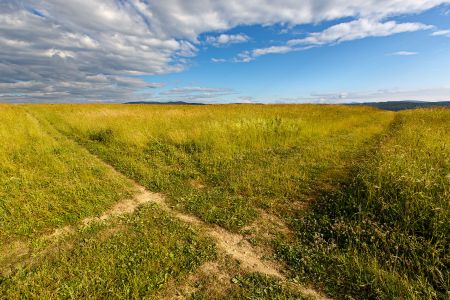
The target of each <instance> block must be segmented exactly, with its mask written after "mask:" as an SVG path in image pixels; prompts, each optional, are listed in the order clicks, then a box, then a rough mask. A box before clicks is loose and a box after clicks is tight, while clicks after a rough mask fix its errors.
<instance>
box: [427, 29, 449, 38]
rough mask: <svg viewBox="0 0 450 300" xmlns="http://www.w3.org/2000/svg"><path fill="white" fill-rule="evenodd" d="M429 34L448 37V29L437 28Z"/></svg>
mask: <svg viewBox="0 0 450 300" xmlns="http://www.w3.org/2000/svg"><path fill="white" fill-rule="evenodd" d="M431 35H433V36H447V37H450V30H438V31H435V32H433V33H432V34H431Z"/></svg>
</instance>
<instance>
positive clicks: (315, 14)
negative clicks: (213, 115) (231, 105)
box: [0, 0, 450, 101]
mask: <svg viewBox="0 0 450 300" xmlns="http://www.w3.org/2000/svg"><path fill="white" fill-rule="evenodd" d="M443 3H450V0H421V1H417V0H352V1H349V0H296V1H294V0H254V1H242V0H227V1H211V0H191V1H185V0H165V1H160V0H147V1H141V0H120V1H116V0H98V1H92V0H76V1H75V0H65V1H62V0H47V1H42V0H9V1H0V43H1V47H0V83H3V84H7V85H5V87H4V88H2V90H1V91H0V97H1V98H0V99H1V100H2V101H16V100H19V101H22V100H23V99H31V100H32V99H35V100H38V101H42V100H45V99H48V100H49V101H56V100H57V99H60V100H61V101H90V100H99V99H103V100H105V101H128V100H135V98H136V97H141V96H142V95H140V94H139V95H137V94H136V93H134V92H135V91H137V90H139V88H141V86H142V85H144V83H142V80H138V79H136V81H134V82H132V83H130V82H129V83H127V84H123V83H121V84H119V83H118V78H122V79H124V80H125V78H127V77H128V76H130V75H152V74H165V73H171V72H179V71H182V70H184V69H185V68H186V67H187V66H189V65H190V59H191V58H192V57H194V56H195V55H196V54H197V47H196V45H198V43H199V41H198V37H199V35H201V34H207V33H208V32H225V31H227V30H229V29H232V28H234V27H236V26H245V25H257V24H260V25H271V24H276V23H282V24H284V25H285V26H287V27H291V26H294V25H299V24H308V23H320V22H322V21H325V20H336V19H340V18H344V17H353V18H356V19H357V20H366V19H367V20H383V19H386V18H391V17H393V16H397V15H402V14H408V13H418V12H421V11H425V10H427V9H430V8H432V7H435V6H437V5H440V4H443ZM389 22H391V21H388V22H385V23H381V22H380V24H382V25H381V26H382V27H383V26H388V25H389V24H391V25H392V23H389ZM394 23H395V22H394ZM383 24H384V25H383ZM408 24H409V25H408ZM413 24H414V23H413ZM375 26H379V25H377V24H375ZM408 26H413V27H414V25H412V24H410V23H406V25H405V24H396V23H395V24H394V26H393V27H395V28H397V29H399V30H400V31H408V30H413V28H410V27H409V28H407V27H408ZM388 27H389V26H388ZM395 28H394V29H395ZM382 29H383V28H378V29H377V30H380V31H381V32H383V30H382ZM391 29H392V28H391ZM386 30H388V31H389V28H387V29H386ZM344 31H345V30H344ZM375 31H376V30H375ZM369 34H373V31H370V30H369ZM352 36H356V37H358V34H357V33H355V32H352V31H351V30H350V31H348V32H347V33H346V34H345V35H343V36H341V37H340V38H338V39H337V40H336V41H343V40H344V39H346V38H347V39H348V38H350V37H352ZM213 38H214V39H215V43H216V44H217V45H225V44H228V43H233V42H245V40H248V37H246V36H244V35H226V34H225V33H224V34H220V35H219V36H216V37H213ZM307 38H308V37H307ZM314 38H315V41H319V42H326V41H327V37H326V36H325V35H317V36H314ZM310 39H312V36H311V37H310ZM293 47H294V48H295V49H293V50H298V48H297V46H292V45H279V46H273V47H262V48H261V49H255V50H253V51H251V52H249V53H247V58H245V57H244V58H243V59H247V60H251V59H254V58H255V57H257V56H260V55H264V54H267V53H285V52H289V51H290V50H291V48H293ZM99 75H104V76H106V77H105V78H106V79H105V80H106V82H103V83H102V84H101V85H100V86H98V85H96V84H94V82H92V81H91V80H92V78H94V77H95V76H99ZM19 82H28V83H29V85H30V86H29V87H28V89H25V88H23V89H22V90H21V92H20V96H18V94H17V93H14V92H13V91H14V90H15V89H16V88H15V87H14V86H12V85H11V84H15V83H19ZM49 91H51V92H49Z"/></svg>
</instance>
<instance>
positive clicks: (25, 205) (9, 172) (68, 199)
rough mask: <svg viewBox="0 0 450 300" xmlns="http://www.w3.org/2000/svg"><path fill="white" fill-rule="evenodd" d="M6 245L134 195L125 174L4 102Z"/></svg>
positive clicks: (0, 130) (0, 178)
mask: <svg viewBox="0 0 450 300" xmlns="http://www.w3.org/2000/svg"><path fill="white" fill-rule="evenodd" d="M0 120H1V122H0V141H1V142H0V228H1V230H0V244H4V243H7V241H8V240H14V239H18V238H29V237H33V236H36V235H39V234H43V233H44V232H47V233H49V232H51V231H52V229H54V228H57V227H62V226H64V225H67V224H75V223H77V222H79V221H80V220H81V219H82V218H84V217H87V216H91V215H96V214H99V213H101V212H103V211H104V210H106V209H107V208H108V207H110V206H111V205H112V204H113V203H115V202H116V201H118V200H120V199H122V198H124V197H126V196H129V195H131V194H132V188H131V187H130V185H129V183H128V182H127V181H125V180H124V178H123V177H122V176H118V175H117V174H114V173H112V172H111V171H110V170H109V169H108V168H106V167H105V166H103V165H102V164H101V163H99V162H98V161H96V160H95V159H93V158H92V156H91V155H90V154H89V153H88V152H87V151H85V150H84V149H81V148H80V147H78V146H77V145H76V144H75V143H73V142H71V141H69V140H67V139H66V138H65V137H63V136H61V135H59V134H57V133H55V132H52V131H54V129H52V128H50V127H48V126H46V125H45V124H44V123H42V124H41V123H39V121H38V120H36V119H35V118H34V117H33V116H31V115H29V114H28V113H27V112H26V111H25V110H23V109H21V108H19V107H13V106H6V105H2V106H0Z"/></svg>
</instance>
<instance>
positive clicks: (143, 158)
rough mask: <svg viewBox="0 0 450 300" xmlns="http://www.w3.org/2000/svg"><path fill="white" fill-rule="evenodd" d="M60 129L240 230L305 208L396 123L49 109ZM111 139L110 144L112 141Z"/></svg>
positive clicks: (310, 111)
mask: <svg viewBox="0 0 450 300" xmlns="http://www.w3.org/2000/svg"><path fill="white" fill-rule="evenodd" d="M34 109H38V110H36V112H37V113H39V115H40V116H44V117H45V118H47V119H48V120H50V122H52V123H53V124H54V125H55V126H56V127H57V128H58V129H59V130H61V131H62V132H64V133H65V134H68V135H69V136H71V137H73V138H74V139H76V140H77V141H78V142H79V143H81V144H82V145H84V146H86V147H87V148H88V149H90V151H92V152H93V153H96V154H97V155H99V156H100V157H102V158H103V159H104V160H106V161H108V162H109V163H111V164H112V165H114V166H115V167H116V168H117V169H119V170H120V171H122V172H123V173H124V174H127V175H128V176H130V177H132V178H134V179H136V180H138V181H139V182H140V183H142V184H143V185H145V186H146V187H147V188H149V189H151V190H154V191H163V192H165V193H166V194H168V195H169V198H170V199H171V201H172V203H173V205H175V206H177V207H178V208H179V209H184V210H186V211H188V212H190V213H194V214H196V215H198V216H199V217H201V218H202V219H203V220H205V221H207V222H211V223H216V224H219V225H221V226H224V227H226V228H228V229H231V230H238V229H239V228H241V227H243V226H245V225H248V224H250V223H251V222H252V220H254V219H255V218H256V217H257V212H256V208H264V209H269V210H273V211H278V210H279V209H280V206H282V205H284V204H289V203H291V202H292V201H303V200H304V197H305V194H308V193H309V190H310V188H311V185H312V183H313V182H315V181H317V179H318V178H320V177H321V176H322V175H323V174H325V173H326V172H327V170H330V169H333V168H336V167H337V166H339V165H343V164H344V163H345V162H344V161H345V160H346V158H347V157H349V155H350V154H349V153H351V152H354V151H356V150H357V149H358V148H359V147H361V146H362V145H363V144H364V143H365V142H366V141H368V140H370V138H371V137H372V136H374V135H376V134H378V133H380V132H382V131H383V130H384V129H385V128H386V126H387V124H389V122H390V120H391V119H392V114H391V113H387V112H381V111H377V110H374V109H367V108H349V107H329V106H308V105H305V106H264V107H261V106H207V107H179V106H151V107H149V106H123V105H122V106H120V105H117V106H95V105H90V106H89V105H88V106H76V107H73V106H72V107H71V106H47V107H40V108H34ZM106 133H107V136H106Z"/></svg>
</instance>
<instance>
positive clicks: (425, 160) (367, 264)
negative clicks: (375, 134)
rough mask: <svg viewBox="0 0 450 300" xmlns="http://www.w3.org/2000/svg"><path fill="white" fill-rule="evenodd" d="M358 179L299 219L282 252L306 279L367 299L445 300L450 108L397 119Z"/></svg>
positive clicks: (359, 167) (357, 169)
mask: <svg viewBox="0 0 450 300" xmlns="http://www.w3.org/2000/svg"><path fill="white" fill-rule="evenodd" d="M353 170H354V173H353V174H354V175H355V176H354V177H353V178H350V179H349V180H348V181H347V183H345V184H344V185H342V186H341V188H340V189H339V190H337V191H334V192H331V193H330V192H325V193H323V195H322V196H321V197H320V198H319V199H318V200H317V201H316V202H315V204H314V205H313V207H312V209H311V210H310V211H307V212H304V213H303V216H302V217H300V218H299V219H300V220H301V221H300V222H299V221H298V219H297V220H296V221H295V222H293V223H292V224H293V226H295V227H296V228H297V232H298V241H297V242H293V241H292V240H287V241H284V242H281V243H280V245H279V254H280V256H281V257H283V258H284V259H285V260H286V261H287V262H288V263H289V264H290V265H291V266H292V267H293V268H294V269H295V270H296V272H297V273H296V274H297V276H298V277H299V278H302V279H307V280H312V281H314V282H317V281H319V282H324V283H325V284H326V285H327V288H328V290H329V292H331V293H334V294H337V295H342V294H347V295H352V296H354V297H361V298H366V299H367V298H383V299H386V298H388V299H396V298H403V299H433V298H437V299H445V298H446V297H447V296H448V289H449V259H450V253H449V247H448V246H449V244H450V243H449V242H450V202H449V201H450V111H449V110H446V109H434V110H417V111H407V112H401V113H399V114H398V115H397V118H396V120H395V122H394V123H393V125H392V127H391V129H390V131H389V132H388V133H387V135H386V136H385V137H384V139H383V140H382V141H381V142H380V144H379V146H378V147H377V148H375V149H374V150H373V151H371V152H369V153H368V154H367V155H366V156H365V157H364V159H363V160H359V161H357V163H355V164H354V167H353Z"/></svg>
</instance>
